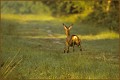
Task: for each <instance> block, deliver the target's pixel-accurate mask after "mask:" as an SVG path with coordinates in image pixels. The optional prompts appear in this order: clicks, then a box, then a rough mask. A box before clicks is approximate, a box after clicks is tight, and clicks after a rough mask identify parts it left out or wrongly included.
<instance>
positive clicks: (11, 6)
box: [1, 1, 51, 15]
mask: <svg viewBox="0 0 120 80" xmlns="http://www.w3.org/2000/svg"><path fill="white" fill-rule="evenodd" d="M1 12H2V13H12V14H40V15H43V14H51V13H50V10H49V8H48V7H47V6H45V5H44V4H43V3H41V1H38V2H36V1H29V2H27V1H2V2H1Z"/></svg>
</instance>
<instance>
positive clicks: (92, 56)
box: [2, 16, 119, 79]
mask: <svg viewBox="0 0 120 80" xmlns="http://www.w3.org/2000/svg"><path fill="white" fill-rule="evenodd" d="M13 17H14V16H13ZM26 20H27V19H26ZM28 20H29V19H28ZM62 23H63V21H60V20H57V19H52V20H51V19H50V20H47V19H46V20H45V19H44V20H39V19H38V20H30V21H22V20H20V18H19V19H18V20H17V22H16V21H15V20H13V21H12V19H11V20H3V22H2V26H3V27H2V28H3V30H4V34H3V38H2V41H3V43H2V45H3V46H2V52H3V54H2V59H3V62H5V61H6V60H7V58H9V57H10V58H12V57H13V56H14V55H15V54H16V53H17V52H18V50H19V49H20V53H19V54H18V57H17V58H19V56H21V57H22V59H23V61H22V62H21V63H20V64H19V65H18V66H17V67H16V68H15V69H14V70H13V71H12V72H11V74H9V75H8V78H17V79H46V78H47V79H48V78H49V79H90V78H91V79H102V78H103V79H111V78H118V77H119V64H118V60H119V57H118V49H119V47H118V46H119V44H118V43H119V40H118V38H119V36H118V34H117V33H115V32H113V31H109V30H108V29H103V28H96V27H94V26H92V25H87V24H82V23H74V26H73V28H72V30H71V34H77V35H79V37H80V38H81V39H82V47H83V51H82V52H80V51H79V49H78V48H77V47H76V48H75V52H72V50H71V48H70V53H69V54H67V53H63V49H64V46H65V45H64V42H65V38H66V36H65V32H64V28H63V26H62ZM65 24H66V25H69V24H70V22H65ZM10 26H13V27H14V29H12V32H10V33H8V32H9V30H8V31H7V29H8V28H9V27H10ZM5 31H6V32H5Z"/></svg>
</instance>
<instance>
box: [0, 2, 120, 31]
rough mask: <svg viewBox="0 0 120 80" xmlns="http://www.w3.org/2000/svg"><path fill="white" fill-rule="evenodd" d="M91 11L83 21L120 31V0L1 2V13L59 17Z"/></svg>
mask: <svg viewBox="0 0 120 80" xmlns="http://www.w3.org/2000/svg"><path fill="white" fill-rule="evenodd" d="M89 11H91V12H90V14H89V15H88V16H87V17H86V18H85V19H82V22H85V23H93V22H94V24H95V25H96V26H105V27H108V28H109V29H111V30H115V31H118V26H119V25H118V24H119V1H118V0H79V1H72V0H64V1H61V0H56V1H54V0H40V1H2V3H1V13H12V14H39V15H52V16H54V17H59V16H61V15H62V16H66V15H72V14H82V13H88V12H89ZM79 19H81V18H79ZM79 19H78V20H79Z"/></svg>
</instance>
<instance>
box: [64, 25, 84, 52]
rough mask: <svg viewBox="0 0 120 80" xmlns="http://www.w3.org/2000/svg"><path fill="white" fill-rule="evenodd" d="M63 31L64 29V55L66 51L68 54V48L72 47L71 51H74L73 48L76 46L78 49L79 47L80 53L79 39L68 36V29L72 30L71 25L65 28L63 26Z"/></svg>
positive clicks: (74, 36) (75, 36)
mask: <svg viewBox="0 0 120 80" xmlns="http://www.w3.org/2000/svg"><path fill="white" fill-rule="evenodd" d="M63 26H64V29H65V33H66V36H67V38H66V46H65V49H64V53H65V52H66V50H67V53H68V52H69V47H73V51H74V46H75V45H77V46H78V47H80V51H82V48H81V40H80V39H79V37H78V36H77V35H70V29H71V28H72V25H71V26H69V27H67V26H66V25H64V24H63Z"/></svg>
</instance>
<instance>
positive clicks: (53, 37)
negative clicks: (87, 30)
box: [22, 31, 119, 40]
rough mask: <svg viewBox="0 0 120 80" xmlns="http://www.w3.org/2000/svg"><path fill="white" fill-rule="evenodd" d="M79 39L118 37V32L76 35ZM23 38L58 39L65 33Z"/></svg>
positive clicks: (63, 36) (64, 36)
mask: <svg viewBox="0 0 120 80" xmlns="http://www.w3.org/2000/svg"><path fill="white" fill-rule="evenodd" d="M78 36H79V37H80V39H82V40H99V39H118V38H119V34H117V33H115V32H113V31H111V32H110V31H106V32H101V33H98V34H97V35H78ZM22 37H23V38H33V39H39V38H44V39H47V38H52V39H57V38H58V39H59V38H66V35H61V34H56V35H52V36H47V35H46V36H38V35H37V36H22Z"/></svg>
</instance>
